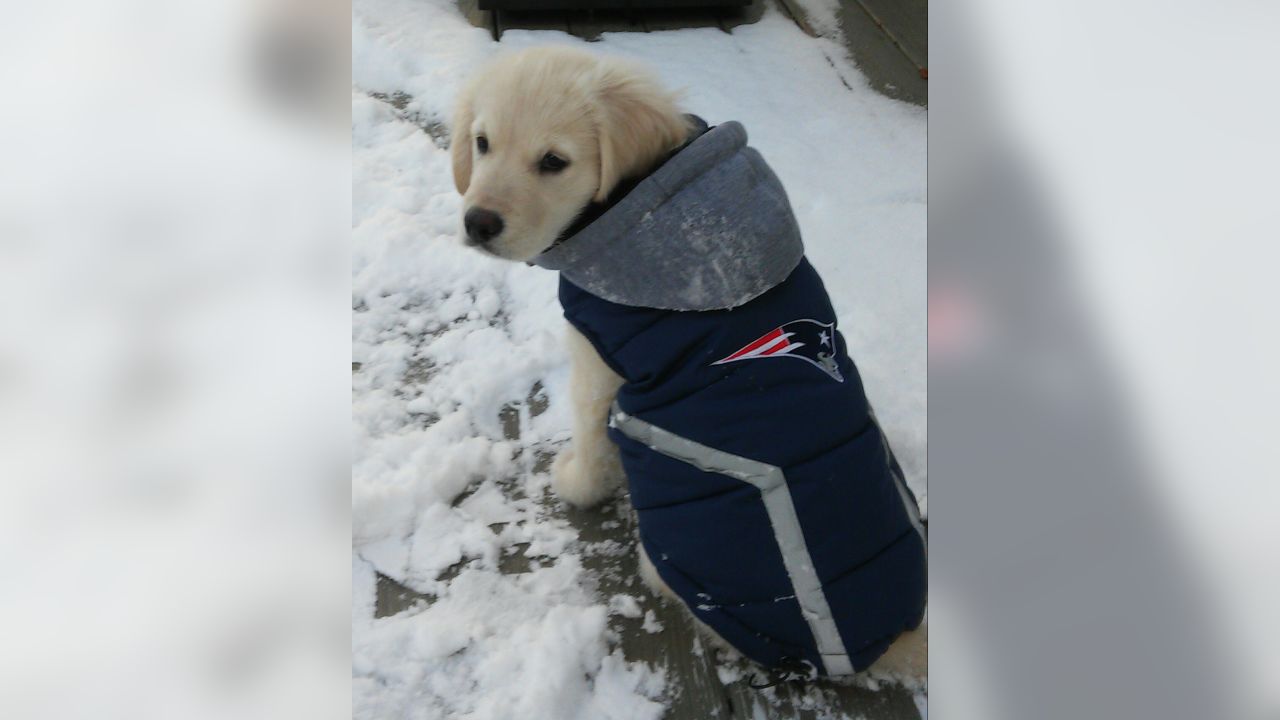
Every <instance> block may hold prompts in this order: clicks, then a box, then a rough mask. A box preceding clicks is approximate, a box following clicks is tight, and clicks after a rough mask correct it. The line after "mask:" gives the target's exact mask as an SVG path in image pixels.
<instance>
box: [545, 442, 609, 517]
mask: <svg viewBox="0 0 1280 720" xmlns="http://www.w3.org/2000/svg"><path fill="white" fill-rule="evenodd" d="M604 465H607V463H600V462H597V463H590V464H584V463H582V462H581V460H580V459H579V458H578V454H577V452H576V451H575V449H574V448H573V447H567V448H565V449H564V450H561V451H560V454H559V455H557V456H556V461H555V464H554V465H552V466H551V489H552V490H554V491H555V493H556V496H557V497H559V498H560V499H561V500H564V501H565V502H567V503H569V504H570V505H573V506H574V507H579V508H589V507H591V506H593V505H598V504H600V502H601V501H602V500H604V499H606V498H608V497H609V496H611V495H613V491H614V490H615V489H616V488H617V478H616V477H611V476H612V475H613V473H612V472H610V471H611V470H612V468H608V467H602V466H604Z"/></svg>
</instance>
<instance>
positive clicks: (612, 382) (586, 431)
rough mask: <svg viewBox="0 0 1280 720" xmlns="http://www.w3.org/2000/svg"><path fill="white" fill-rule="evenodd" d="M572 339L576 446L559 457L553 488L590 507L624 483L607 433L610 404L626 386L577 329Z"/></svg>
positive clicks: (571, 330) (565, 497) (568, 499)
mask: <svg viewBox="0 0 1280 720" xmlns="http://www.w3.org/2000/svg"><path fill="white" fill-rule="evenodd" d="M567 341H568V345H569V357H570V361H571V363H572V365H571V366H570V371H569V394H570V397H571V398H572V400H573V443H572V445H570V447H568V448H566V449H565V450H563V451H561V452H560V455H559V457H557V458H556V462H555V465H554V466H553V467H552V469H551V486H552V488H554V489H555V491H556V495H558V496H560V499H562V500H564V501H565V502H567V503H569V504H570V505H576V506H578V507H584V508H585V507H591V506H592V505H595V504H596V503H598V502H600V501H601V500H604V499H605V498H606V497H608V496H609V495H611V494H613V492H614V490H615V489H616V488H617V486H618V483H619V482H620V481H621V480H622V463H621V461H620V460H619V459H618V448H617V446H616V445H614V444H613V442H612V441H611V440H609V436H608V434H607V432H606V426H607V423H608V420H609V406H610V405H612V404H613V398H614V396H615V395H617V393H618V388H620V387H622V378H621V377H618V374H617V373H615V372H614V371H613V370H612V369H610V367H609V366H608V365H606V364H605V362H604V360H601V359H600V355H599V354H597V353H596V349H595V348H594V347H592V345H591V342H590V341H588V340H587V339H586V338H585V337H583V336H582V333H580V332H578V331H577V329H575V328H574V327H573V326H572V325H571V326H569V332H568V336H567Z"/></svg>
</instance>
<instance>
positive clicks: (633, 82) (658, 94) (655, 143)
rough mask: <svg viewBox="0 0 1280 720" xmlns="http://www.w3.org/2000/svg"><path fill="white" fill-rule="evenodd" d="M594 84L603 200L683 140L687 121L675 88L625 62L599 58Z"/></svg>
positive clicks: (597, 197)
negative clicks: (668, 90) (672, 88)
mask: <svg viewBox="0 0 1280 720" xmlns="http://www.w3.org/2000/svg"><path fill="white" fill-rule="evenodd" d="M594 90H595V92H594V96H595V108H594V111H595V119H596V133H597V136H598V137H599V140H600V186H599V187H598V188H597V189H596V195H595V198H594V200H595V201H596V202H603V201H604V200H605V199H606V198H608V197H609V193H610V192H612V191H613V189H614V188H615V187H617V185H618V183H619V182H621V181H622V180H623V179H625V178H627V177H630V176H633V175H637V174H639V173H642V172H645V171H646V170H648V169H649V168H650V167H651V166H652V165H653V164H654V163H656V162H657V161H658V160H659V159H661V158H662V157H663V156H664V155H666V154H667V153H668V152H670V151H671V150H673V149H675V148H676V147H678V146H679V145H680V144H681V143H683V142H684V141H685V138H686V136H687V135H688V133H689V122H688V120H686V119H685V117H684V115H683V114H682V113H681V112H680V109H679V108H678V107H677V106H676V102H675V95H674V94H673V93H670V92H667V91H666V90H664V89H663V88H662V87H661V86H660V85H658V83H657V82H656V81H655V80H654V79H653V78H651V77H649V75H648V74H646V73H645V72H643V71H642V70H640V69H638V68H635V67H632V66H631V65H629V64H627V63H624V62H620V61H617V60H613V59H604V60H601V61H600V64H599V66H598V68H597V73H596V77H595V88H594Z"/></svg>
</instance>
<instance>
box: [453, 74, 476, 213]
mask: <svg viewBox="0 0 1280 720" xmlns="http://www.w3.org/2000/svg"><path fill="white" fill-rule="evenodd" d="M471 98H472V92H471V88H469V87H468V88H465V89H463V91H462V94H461V95H459V96H458V105H457V107H456V108H455V109H454V112H453V128H452V131H451V132H452V134H453V135H452V138H451V139H450V140H449V154H450V155H451V156H452V157H453V186H454V187H456V188H458V194H459V195H465V194H466V192H467V188H468V187H471V153H472V152H473V151H474V147H475V143H474V142H472V139H471V123H472V121H474V120H475V115H474V111H473V110H472V109H471Z"/></svg>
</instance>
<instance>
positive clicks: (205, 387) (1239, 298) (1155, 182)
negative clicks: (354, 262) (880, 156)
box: [0, 0, 1280, 718]
mask: <svg viewBox="0 0 1280 720" xmlns="http://www.w3.org/2000/svg"><path fill="white" fill-rule="evenodd" d="M930 10H931V14H930V20H931V23H930V28H929V29H930V34H931V36H932V38H931V42H930V45H931V51H932V56H933V59H932V66H933V69H934V72H933V75H932V78H931V79H930V82H931V83H932V85H933V87H932V88H931V92H930V93H929V102H930V109H929V112H930V116H931V117H930V119H931V138H930V140H931V143H930V150H931V157H930V161H931V162H930V181H931V182H930V185H931V190H932V193H931V198H930V201H931V207H930V210H931V213H930V248H929V249H930V259H929V263H930V267H929V270H930V298H929V299H930V303H929V305H930V340H931V344H930V379H931V381H932V388H931V390H932V398H931V401H932V407H931V410H932V414H931V419H932V427H931V428H930V429H931V431H932V432H931V434H932V440H933V448H932V450H933V452H932V454H931V457H930V469H931V475H932V476H931V481H932V482H931V485H932V487H931V490H932V491H933V492H932V493H931V498H930V503H929V507H930V520H931V525H932V528H931V530H932V536H931V540H932V543H931V545H932V568H933V584H932V588H933V600H932V611H931V612H932V616H933V617H932V618H931V622H930V625H931V626H932V632H933V635H934V638H933V643H932V645H933V650H934V652H933V656H932V658H931V659H932V663H931V677H932V682H933V688H932V692H931V700H932V705H933V711H934V713H935V714H937V716H938V717H960V718H1026V717H1048V718H1052V717H1133V718H1138V717H1160V718H1175V717H1177V718H1182V717H1186V718H1206V717H1212V718H1235V717H1241V718H1254V717H1276V716H1277V715H1280V652H1277V650H1276V648H1277V643H1278V642H1280V613H1277V611H1276V609H1275V608H1277V607H1280V570H1278V569H1277V566H1278V563H1277V555H1278V553H1280V522H1277V507H1280V504H1278V503H1277V500H1280V490H1277V480H1278V478H1277V475H1278V474H1280V473H1278V472H1277V469H1276V468H1277V467H1278V464H1277V462H1276V457H1275V455H1276V453H1277V450H1276V448H1277V446H1278V443H1277V441H1276V440H1275V436H1276V432H1277V428H1280V417H1277V415H1278V414H1280V410H1278V408H1280V402H1278V400H1280V398H1277V388H1276V383H1275V381H1274V379H1273V377H1272V373H1273V372H1274V368H1276V367H1277V366H1280V362H1278V361H1280V346H1278V345H1277V338H1276V325H1277V322H1276V319H1275V317H1274V315H1275V308H1276V307H1277V302H1276V297H1275V293H1274V291H1273V287H1274V284H1275V281H1274V275H1275V270H1274V262H1273V258H1274V257H1275V254H1276V253H1275V251H1274V248H1273V243H1274V241H1275V239H1276V237H1277V234H1278V233H1277V228H1278V227H1280V210H1277V202H1276V200H1275V199H1274V197H1273V195H1274V191H1275V188H1276V186H1277V183H1276V180H1275V179H1274V177H1273V172H1274V168H1275V166H1276V164H1277V162H1278V161H1280V147H1278V145H1280V143H1278V142H1277V140H1276V137H1275V132H1274V128H1275V127H1277V121H1278V120H1280V117H1278V115H1280V113H1278V112H1277V110H1278V108H1277V104H1278V103H1280V99H1278V98H1277V93H1276V91H1275V90H1274V85H1275V82H1274V80H1273V79H1272V78H1271V70H1272V68H1274V67H1275V65H1276V63H1275V60H1276V49H1275V47H1276V44H1275V37H1276V32H1277V29H1278V27H1277V21H1278V20H1280V17H1278V16H1280V9H1278V8H1277V7H1276V5H1275V4H1274V3H1262V2H1250V1H1246V0H1227V2H1224V3H1217V4H1212V5H1211V4H1206V3H1191V2H1164V3H1152V2H1137V1H1127V0H1126V1H1124V2H1108V3H1102V2H1098V1H1097V0H1086V1H1085V2H1077V3H1071V4H1058V5H1044V4H1030V3H1016V2H1011V1H1010V0H964V1H963V2H960V1H958V2H954V3H934V4H933V6H932V7H931V8H930ZM3 12H4V16H5V17H4V22H2V23H0V79H3V85H2V87H3V88H4V89H5V91H6V92H5V93H4V99H3V101H2V102H3V105H4V107H3V111H2V112H0V151H2V152H0V158H2V160H0V637H2V638H3V643H2V644H0V677H3V678H4V681H3V682H2V683H0V716H4V717H56V718H61V717H66V718H78V717H94V718H104V717H121V718H125V717H127V718H152V717H157V718H159V717H165V718H169V717H183V718H201V717H236V718H258V717H261V718H287V717H299V718H304V717H305V718H316V717H340V716H344V715H346V714H347V713H348V712H349V711H350V701H349V686H348V682H349V678H350V672H349V669H350V668H349V662H350V658H349V632H350V627H349V614H348V613H349V603H350V594H349V590H348V587H349V583H350V565H349V564H348V560H349V545H348V544H347V543H348V541H349V514H348V513H349V504H348V497H349V495H348V483H349V475H348V472H349V469H348V468H349V461H348V452H347V446H346V444H347V435H348V427H349V401H350V395H349V392H350V385H349V383H350V375H349V373H348V370H347V366H346V363H347V362H349V360H350V349H349V345H350V330H349V312H350V304H349V296H350V295H349V282H350V281H349V273H348V254H347V253H348V249H347V242H348V233H349V228H350V220H349V211H350V205H349V203H350V167H349V135H348V125H347V122H348V119H349V116H348V113H349V105H347V102H346V93H347V90H348V89H349V88H348V86H349V84H350V79H349V65H348V62H349V42H350V34H349V21H350V13H349V6H347V5H344V4H340V3H329V2H324V1H320V2H309V3H303V2H291V1H290V0H274V1H272V2H258V3H246V2H211V1H208V0H203V1H198V2H192V1H186V2H167V3H159V2H139V1H137V0H126V1H124V2H118V3H112V4H109V5H108V4H101V3H87V2H79V3H76V2H68V3H7V4H6V5H5V7H4V11H3Z"/></svg>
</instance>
